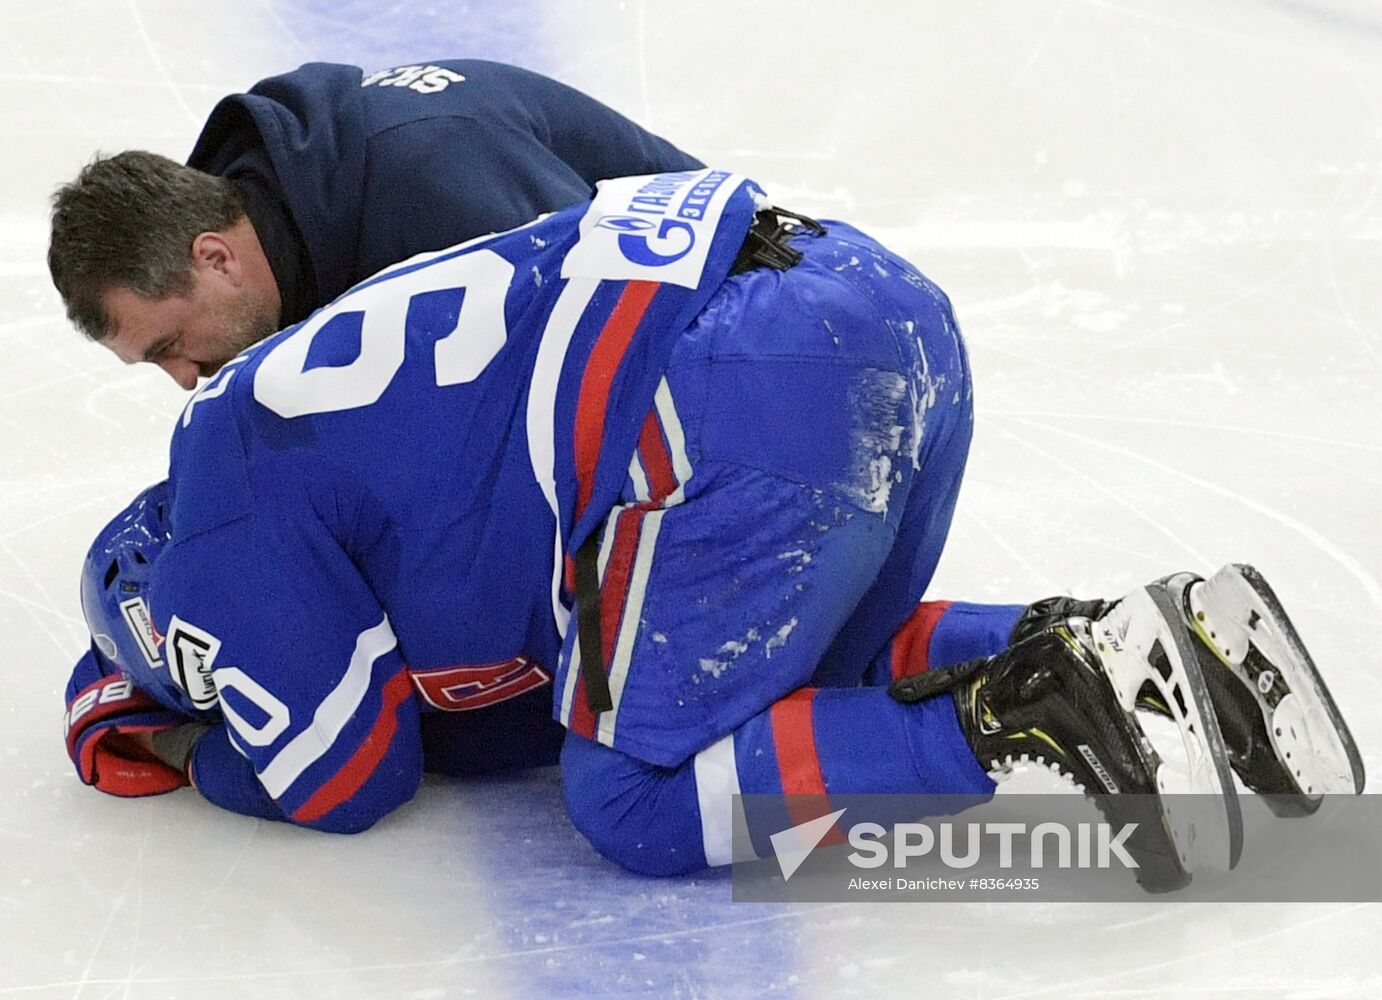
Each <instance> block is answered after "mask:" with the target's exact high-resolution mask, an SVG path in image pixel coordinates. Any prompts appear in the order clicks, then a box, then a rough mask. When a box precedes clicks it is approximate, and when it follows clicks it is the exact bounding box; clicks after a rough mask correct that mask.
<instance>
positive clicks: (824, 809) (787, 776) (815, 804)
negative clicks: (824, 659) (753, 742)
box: [768, 688, 845, 846]
mask: <svg viewBox="0 0 1382 1000" xmlns="http://www.w3.org/2000/svg"><path fill="white" fill-rule="evenodd" d="M815 700H816V688H798V689H797V690H795V691H793V692H792V693H791V694H789V695H787V697H785V698H783V699H781V700H780V701H776V702H773V705H772V708H770V709H769V710H768V711H769V717H770V719H771V720H772V725H773V751H774V753H775V754H776V756H777V770H778V774H779V775H781V777H782V793H783V794H784V795H787V796H789V798H788V799H787V814H788V815H789V816H790V817H791V818H792V825H794V826H800V825H801V824H802V823H807V822H810V821H811V820H813V819H819V818H820V817H821V816H825V815H827V814H829V813H830V812H831V811H832V810H831V808H830V799H829V798H827V797H826V792H825V777H824V776H823V775H822V774H821V758H820V754H819V752H818V751H817V750H816V730H815V721H814V714H815V711H814V706H815ZM807 795H809V796H811V798H791V797H790V796H807ZM844 842H845V837H844V834H842V833H841V832H840V828H839V827H838V826H835V827H831V829H830V832H829V833H828V834H826V835H825V837H824V838H822V840H821V844H822V845H826V846H829V845H833V844H843V843H844Z"/></svg>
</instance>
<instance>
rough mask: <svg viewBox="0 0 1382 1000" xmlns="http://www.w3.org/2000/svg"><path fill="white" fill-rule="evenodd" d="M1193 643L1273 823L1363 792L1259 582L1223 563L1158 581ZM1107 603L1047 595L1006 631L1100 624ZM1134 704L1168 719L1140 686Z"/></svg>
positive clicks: (1355, 761) (1325, 706)
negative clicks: (1065, 622)
mask: <svg viewBox="0 0 1382 1000" xmlns="http://www.w3.org/2000/svg"><path fill="white" fill-rule="evenodd" d="M1158 585H1159V586H1161V587H1164V588H1165V590H1166V591H1167V593H1168V594H1169V595H1170V597H1171V599H1172V600H1173V601H1174V602H1175V604H1176V607H1177V608H1178V609H1179V610H1180V614H1181V617H1182V618H1183V619H1184V620H1185V623H1186V625H1187V626H1188V627H1189V629H1190V631H1191V634H1192V635H1193V636H1194V639H1195V642H1194V649H1195V655H1196V658H1197V660H1198V661H1199V664H1200V670H1201V672H1202V673H1203V675H1204V679H1205V684H1206V686H1207V688H1208V690H1209V696H1210V700H1211V702H1212V703H1213V705H1214V712H1215V715H1216V716H1217V717H1218V722H1219V727H1220V729H1221V731H1222V733H1223V737H1224V745H1225V748H1226V749H1227V751H1228V758H1229V762H1230V764H1232V766H1233V770H1234V771H1235V772H1236V773H1237V774H1238V777H1239V778H1240V779H1241V780H1242V782H1243V784H1244V785H1245V786H1246V787H1247V788H1249V789H1250V790H1251V791H1254V792H1256V793H1258V794H1259V795H1261V796H1262V798H1263V800H1264V801H1265V802H1266V804H1267V806H1268V807H1269V808H1271V810H1272V811H1273V812H1274V813H1276V814H1277V815H1278V816H1304V815H1308V814H1310V813H1313V812H1314V811H1315V810H1316V809H1318V808H1319V805H1320V799H1321V796H1322V795H1324V794H1327V793H1331V792H1332V793H1336V794H1344V793H1355V792H1361V791H1362V790H1363V782H1364V774H1363V761H1362V758H1361V757H1360V756H1359V753H1358V748H1357V745H1356V744H1355V743H1354V741H1353V737H1352V736H1351V735H1350V734H1349V731H1348V726H1347V725H1346V724H1345V723H1344V720H1343V716H1342V715H1341V714H1340V712H1339V709H1338V707H1337V706H1336V705H1335V704H1334V699H1333V698H1332V697H1331V696H1330V693H1329V688H1328V686H1327V685H1326V684H1325V683H1324V680H1323V678H1322V677H1321V676H1320V673H1319V671H1318V669H1317V668H1316V667H1315V664H1314V661H1313V660H1311V658H1310V654H1309V653H1308V652H1307V651H1306V649H1305V645H1304V643H1302V642H1301V639H1300V635H1299V634H1298V633H1297V632H1296V630H1295V627H1294V626H1293V625H1292V624H1291V620H1290V618H1288V617H1287V615H1286V612H1285V611H1284V610H1283V609H1282V607H1281V603H1280V602H1279V601H1278V600H1277V598H1276V595H1275V594H1274V593H1273V592H1272V589H1271V587H1269V586H1268V585H1267V582H1266V580H1265V579H1263V577H1262V575H1261V574H1260V573H1258V572H1257V570H1255V569H1253V568H1252V567H1251V566H1243V565H1238V564H1232V563H1231V564H1229V565H1227V566H1225V567H1223V568H1222V569H1221V570H1219V572H1217V573H1215V574H1214V575H1213V576H1212V577H1210V578H1209V579H1208V580H1205V579H1203V578H1201V577H1199V576H1197V575H1195V574H1193V573H1175V574H1173V575H1171V576H1169V577H1166V578H1165V579H1163V580H1161V581H1159V584H1158ZM1113 607H1114V603H1113V602H1108V601H1101V600H1093V601H1080V600H1075V599H1072V598H1067V597H1053V598H1048V599H1046V600H1044V601H1038V602H1037V603H1036V604H1033V605H1032V606H1031V607H1030V608H1029V609H1028V611H1027V612H1026V613H1025V614H1024V615H1023V617H1022V619H1021V620H1020V621H1019V623H1018V625H1017V627H1016V628H1015V629H1014V630H1013V641H1014V642H1019V641H1021V640H1022V639H1023V638H1024V637H1026V636H1028V635H1032V634H1034V633H1035V632H1037V631H1039V630H1040V629H1042V628H1046V627H1049V626H1050V625H1051V624H1052V623H1053V622H1055V621H1059V620H1061V619H1063V618H1064V617H1066V616H1068V615H1072V614H1074V615H1085V616H1088V617H1091V618H1095V619H1098V618H1101V617H1102V616H1103V615H1105V614H1107V613H1108V612H1109V610H1110V609H1111V608H1113ZM1137 705H1138V707H1139V708H1142V709H1144V710H1147V711H1152V712H1157V713H1159V714H1161V715H1166V716H1170V715H1171V712H1170V711H1169V710H1168V708H1167V706H1166V703H1165V701H1164V699H1162V698H1161V697H1159V696H1158V694H1157V692H1156V691H1155V689H1154V688H1152V687H1151V686H1148V687H1145V688H1144V689H1143V690H1142V692H1141V693H1140V695H1139V697H1138V702H1137Z"/></svg>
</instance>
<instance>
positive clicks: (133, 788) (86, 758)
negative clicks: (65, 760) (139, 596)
mask: <svg viewBox="0 0 1382 1000" xmlns="http://www.w3.org/2000/svg"><path fill="white" fill-rule="evenodd" d="M191 721H193V720H191V719H189V718H187V717H186V716H184V715H181V714H180V713H178V712H174V711H172V710H170V709H167V708H164V707H163V706H162V705H160V704H159V703H158V702H156V701H155V700H154V699H153V698H151V697H150V696H149V695H147V694H145V693H144V692H143V691H140V690H139V689H138V688H136V687H135V686H134V684H133V683H132V682H130V680H129V679H127V678H126V677H125V676H124V675H123V674H121V673H119V672H118V671H116V670H115V668H114V667H113V666H111V665H110V664H109V663H108V661H106V659H105V657H103V656H102V655H101V654H100V652H99V651H98V650H96V649H92V650H90V651H89V652H87V654H86V655H85V656H83V657H82V658H81V659H80V660H78V661H77V666H76V668H75V669H74V670H73V671H72V679H71V681H69V682H68V685H67V712H66V714H65V715H64V716H63V730H64V733H65V735H66V737H67V755H68V756H69V757H71V758H72V763H73V764H75V765H76V768H77V775H78V777H80V778H81V779H82V781H83V782H84V783H86V784H88V785H95V786H96V787H97V788H98V789H99V790H101V791H103V792H105V793H107V794H109V795H119V796H124V797H135V796H140V795H161V794H163V793H164V792H171V791H173V790H174V789H176V788H182V787H183V786H184V785H187V784H189V782H188V780H187V774H186V772H185V771H181V770H178V769H177V768H175V767H170V766H168V765H167V764H165V763H163V762H162V761H161V760H159V759H158V758H157V757H156V756H155V755H153V754H152V753H149V752H148V751H147V750H146V749H145V748H144V747H141V746H140V745H139V743H138V742H137V741H136V740H133V739H130V738H128V737H129V735H130V734H133V733H148V734H150V735H151V736H152V735H153V734H155V733H161V732H165V731H168V730H172V729H176V728H178V727H179V726H182V725H184V724H185V723H188V722H191Z"/></svg>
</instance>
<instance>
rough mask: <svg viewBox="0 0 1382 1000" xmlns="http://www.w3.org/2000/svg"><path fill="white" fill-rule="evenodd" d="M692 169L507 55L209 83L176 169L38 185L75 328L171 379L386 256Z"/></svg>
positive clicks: (304, 308) (156, 159)
mask: <svg viewBox="0 0 1382 1000" xmlns="http://www.w3.org/2000/svg"><path fill="white" fill-rule="evenodd" d="M700 166H701V164H700V162H699V161H698V160H696V159H694V158H693V157H690V156H687V155H686V154H685V153H683V152H681V150H679V149H677V148H676V147H675V146H673V145H672V144H671V143H669V142H667V141H666V140H663V139H660V138H658V137H657V136H655V135H652V134H651V133H649V132H647V131H645V130H644V129H642V128H640V127H639V126H637V125H635V124H634V123H633V122H631V121H629V120H628V119H627V118H624V117H623V116H622V115H620V114H618V113H616V112H615V111H613V110H611V109H610V108H608V107H605V106H604V105H603V104H600V103H599V102H598V101H595V100H593V99H592V98H590V97H587V96H585V95H584V94H582V93H580V92H579V91H576V90H573V89H571V88H570V87H567V86H565V85H563V84H560V83H557V82H556V81H554V80H550V79H547V78H545V77H542V76H539V75H537V74H535V73H530V72H528V71H526V70H522V69H518V68H516V67H512V66H505V65H501V64H499V63H491V62H482V61H478V60H449V61H445V62H437V63H430V64H425V65H422V64H420V65H415V66H402V67H396V68H394V69H391V70H386V71H383V72H378V73H372V74H370V75H368V76H366V75H364V74H363V73H362V71H361V70H360V69H359V68H357V67H354V66H342V65H334V64H329V63H310V64H308V65H306V66H303V67H302V68H301V69H298V70H295V71H294V72H292V73H286V74H284V75H282V76H277V77H272V78H270V79H268V80H264V81H261V82H260V83H258V84H256V85H255V86H254V87H252V88H251V89H250V91H249V93H247V94H234V95H231V96H230V97H227V98H225V99H224V100H222V101H221V102H220V104H218V105H217V106H216V108H215V109H214V110H213V111H212V113H211V117H210V119H209V120H208V121H207V123H206V126H205V128H204V129H203V130H202V134H201V136H200V138H199V139H198V140H197V144H196V147H195V148H194V149H193V151H192V155H191V157H190V158H189V159H188V162H187V165H186V166H183V165H181V164H178V163H176V162H174V161H172V160H169V159H167V158H165V157H161V156H158V155H156V154H153V153H146V152H140V151H127V152H124V153H120V154H118V155H116V156H112V157H108V158H99V157H98V158H97V159H96V160H94V161H93V162H92V163H91V164H89V165H88V166H87V167H86V168H85V169H83V171H82V172H81V173H80V174H79V175H78V177H77V179H76V180H75V181H73V182H72V183H70V184H67V185H65V186H64V187H62V188H61V189H59V191H58V192H57V194H56V195H55V196H54V204H53V229H52V241H51V244H50V247H49V251H48V265H49V269H50V271H51V273H52V277H53V283H54V284H55V285H56V286H57V289H58V291H59V292H60V293H61V295H62V297H63V301H64V302H65V304H66V306H67V312H68V316H69V317H70V318H71V319H72V321H73V322H74V323H75V324H76V325H77V326H78V327H79V328H80V329H82V331H83V332H85V333H86V334H87V336H89V337H91V338H92V339H93V340H96V341H98V342H100V343H102V344H104V345H105V346H106V347H108V348H110V349H111V350H112V351H114V352H115V354H116V355H117V356H119V357H120V358H121V359H122V360H124V361H125V362H127V363H134V362H139V361H149V362H153V363H154V364H157V365H159V366H160V367H161V368H163V369H164V370H165V371H166V372H168V374H169V375H171V376H172V377H173V379H174V380H175V381H177V382H178V384H179V385H181V386H183V387H184V388H187V389H191V388H193V387H195V385H196V383H197V379H198V378H199V377H206V376H209V375H211V374H214V373H215V372H216V371H217V370H218V369H219V368H220V366H221V365H222V364H224V363H225V362H226V361H228V360H229V359H230V358H232V357H234V356H235V355H236V354H238V353H239V352H240V351H241V350H243V349H244V348H245V347H247V346H249V345H250V344H252V343H255V342H256V341H258V340H261V339H262V338H264V337H266V336H268V335H269V334H271V333H273V332H274V331H276V330H278V329H281V328H283V327H285V326H289V325H291V324H293V323H296V322H298V321H300V320H302V319H304V318H306V316H307V315H308V314H309V313H311V312H312V311H313V310H314V309H316V308H318V307H319V306H321V305H324V304H325V303H327V302H329V301H331V300H332V299H333V298H335V297H336V296H337V295H339V294H340V293H341V292H343V291H345V290H346V289H347V288H349V287H351V286H352V285H354V284H356V283H357V282H359V281H361V280H363V279H364V278H367V277H369V276H370V275H372V274H374V273H375V272H376V271H378V270H380V269H381V268H383V267H386V266H387V265H389V264H393V263H396V262H398V261H400V260H404V259H406V258H408V257H411V256H413V255H414V254H417V253H421V252H424V251H428V250H438V249H441V248H443V247H448V246H452V245H454V244H457V243H461V242H464V241H466V240H469V239H473V238H474V237H477V236H482V235H485V234H488V233H492V232H499V231H503V230H507V229H511V228H513V227H515V226H519V225H522V224H524V223H526V222H530V221H532V220H533V219H534V218H536V217H537V216H539V215H541V214H542V213H544V212H551V211H555V210H557V209H559V208H563V207H565V206H567V205H571V204H575V203H576V202H579V201H584V200H586V199H588V198H590V197H591V196H592V194H593V193H594V186H595V182H596V181H599V180H603V179H605V178H608V177H621V176H629V175H634V174H650V173H662V172H667V171H677V170H691V169H696V168H698V167H700Z"/></svg>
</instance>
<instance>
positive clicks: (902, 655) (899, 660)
mask: <svg viewBox="0 0 1382 1000" xmlns="http://www.w3.org/2000/svg"><path fill="white" fill-rule="evenodd" d="M951 603H952V602H950V601H923V602H922V603H920V604H918V605H917V609H916V610H915V611H913V612H912V617H910V618H908V619H907V620H906V621H905V622H903V623H902V627H901V628H900V629H898V630H897V633H896V634H895V635H894V636H893V653H892V674H893V680H895V681H896V680H901V679H902V678H903V677H910V676H911V675H912V674H920V673H923V672H925V671H926V670H928V669H929V668H930V666H931V635H932V633H934V632H935V631H936V624H937V623H938V622H939V621H940V620H941V616H942V615H944V614H945V613H946V611H948V610H949V609H950V605H951Z"/></svg>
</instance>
